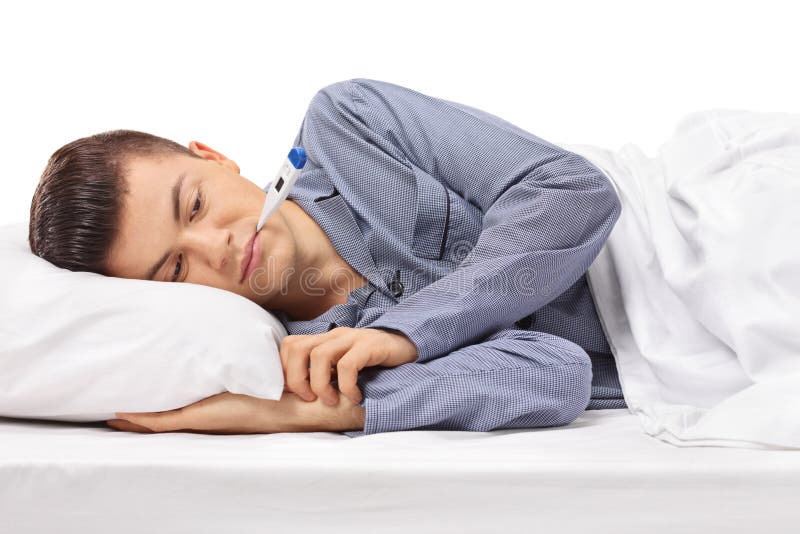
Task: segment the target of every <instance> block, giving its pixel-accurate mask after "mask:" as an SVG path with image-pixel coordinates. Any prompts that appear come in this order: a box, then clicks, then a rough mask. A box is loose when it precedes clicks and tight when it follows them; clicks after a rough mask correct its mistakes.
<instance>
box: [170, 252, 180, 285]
mask: <svg viewBox="0 0 800 534" xmlns="http://www.w3.org/2000/svg"><path fill="white" fill-rule="evenodd" d="M182 264H183V255H181V254H178V261H176V262H175V273H174V274H173V275H172V281H173V282H177V280H178V275H180V274H181V265H182Z"/></svg>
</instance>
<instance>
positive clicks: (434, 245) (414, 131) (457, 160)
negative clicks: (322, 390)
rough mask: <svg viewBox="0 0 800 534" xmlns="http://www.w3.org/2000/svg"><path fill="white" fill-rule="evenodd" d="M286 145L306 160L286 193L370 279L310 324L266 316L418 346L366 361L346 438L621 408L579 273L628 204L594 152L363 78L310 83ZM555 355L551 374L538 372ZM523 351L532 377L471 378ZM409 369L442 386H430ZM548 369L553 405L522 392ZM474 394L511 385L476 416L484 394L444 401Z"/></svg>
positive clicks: (561, 418) (306, 330) (502, 424)
mask: <svg viewBox="0 0 800 534" xmlns="http://www.w3.org/2000/svg"><path fill="white" fill-rule="evenodd" d="M294 146H302V147H303V148H304V149H305V150H306V155H307V163H306V166H305V168H304V169H303V171H302V173H301V175H300V177H299V178H298V179H297V182H296V183H295V186H294V189H293V190H292V192H291V193H290V194H289V196H288V198H290V199H292V200H293V201H294V202H296V203H297V204H298V205H299V206H300V207H301V208H303V210H304V211H306V213H308V215H309V216H311V217H312V218H313V219H314V220H315V221H316V222H317V223H318V224H319V225H320V227H321V228H322V229H323V230H324V231H325V233H326V234H327V236H328V238H329V239H330V240H331V243H332V244H333V246H334V247H335V248H336V250H337V252H338V253H339V254H340V255H341V257H342V258H343V259H345V260H346V261H347V263H348V264H350V265H351V266H352V267H353V268H354V269H355V270H356V271H358V272H359V273H361V275H362V276H364V277H365V278H366V279H367V280H368V281H369V283H368V284H367V285H365V286H363V287H360V288H356V289H355V290H353V291H351V292H350V293H349V295H348V298H347V302H345V303H343V304H337V305H335V306H333V307H332V308H330V309H329V310H327V311H326V312H324V313H323V314H321V315H320V316H318V317H316V318H314V319H311V320H292V319H291V318H290V317H288V316H287V315H286V314H285V313H283V312H280V311H278V312H276V315H277V317H278V318H279V319H280V320H281V321H282V322H283V324H284V325H285V326H286V328H287V331H288V332H289V334H319V333H324V332H327V331H328V330H330V329H332V328H335V327H337V326H350V327H369V328H384V329H387V330H390V331H391V330H395V331H400V332H402V333H403V334H405V335H406V336H407V337H408V338H409V339H410V340H411V341H412V342H413V343H414V344H415V345H416V347H417V350H418V353H419V357H418V359H417V361H416V362H413V363H411V364H405V365H402V366H398V367H396V368H367V369H364V370H362V371H361V373H360V376H359V387H360V389H361V390H362V393H363V394H364V400H363V401H362V403H361V405H362V406H366V410H367V421H366V426H365V429H364V432H360V431H359V432H349V433H347V434H348V435H351V436H352V435H360V434H362V433H366V434H369V433H374V432H382V431H390V430H403V429H414V428H417V429H419V428H425V429H432V428H442V429H465V430H474V429H482V430H487V429H494V428H509V427H512V426H546V425H552V424H566V423H567V422H569V421H570V420H572V419H574V418H575V417H576V416H577V415H578V414H579V413H580V412H581V411H583V410H584V409H586V408H587V407H588V408H590V409H591V408H592V407H595V408H597V407H602V408H611V407H625V404H624V399H623V397H622V394H621V390H620V388H619V382H618V379H617V374H616V369H615V366H614V362H613V357H612V356H611V354H610V352H611V350H610V347H609V345H608V343H607V341H606V337H605V335H604V333H603V330H602V328H601V325H600V322H599V320H598V317H597V313H596V310H595V307H594V303H593V301H592V296H591V294H590V292H589V288H588V285H587V283H586V275H585V273H586V271H587V269H588V267H589V265H590V264H591V263H592V261H593V260H594V258H595V257H596V256H597V254H598V252H599V251H600V249H601V247H602V246H603V244H604V242H605V240H606V239H607V238H608V235H609V234H610V232H611V229H612V228H613V226H614V223H615V222H616V220H617V219H618V217H619V214H620V210H621V205H620V202H619V199H618V198H617V196H616V193H615V191H614V188H613V186H612V185H611V184H610V183H609V182H608V180H607V178H606V177H605V176H604V174H603V173H602V172H601V171H600V170H599V169H598V168H596V167H595V166H594V165H593V164H591V163H590V162H589V161H588V160H586V159H585V158H583V157H582V156H580V155H578V154H575V153H573V152H570V151H568V150H566V149H564V148H561V147H558V146H556V145H554V144H552V143H549V142H547V141H545V140H543V139H541V138H539V137H537V136H535V135H533V134H531V133H529V132H527V131H525V130H523V129H521V128H518V127H516V126H514V125H513V124H511V123H509V122H506V121H504V120H503V119H500V118H499V117H496V116H494V115H491V114H489V113H487V112H484V111H481V110H479V109H475V108H472V107H470V106H466V105H463V104H459V103H456V102H451V101H448V100H444V99H440V98H435V97H432V96H428V95H425V94H422V93H420V92H417V91H414V90H411V89H408V88H405V87H402V86H399V85H396V84H392V83H388V82H381V81H377V80H370V79H362V78H358V79H352V80H346V81H342V82H337V83H334V84H331V85H328V86H326V87H324V88H322V89H320V90H319V91H318V92H317V93H316V94H315V95H314V97H313V98H312V100H311V103H310V105H309V107H308V110H307V112H306V114H305V117H304V118H303V122H302V124H301V127H300V130H299V132H298V134H297V136H296V138H295V140H294ZM542 347H546V349H542ZM545 353H546V354H548V355H549V356H546V357H545V356H542V355H543V354H545ZM565 354H566V355H568V357H565V356H563V355H565ZM556 356H557V360H558V362H559V363H558V365H559V366H563V367H564V369H565V372H564V373H563V374H562V375H558V376H555V375H554V374H553V373H552V372H551V373H550V374H549V375H548V376H544V375H543V374H542V373H541V372H539V374H538V375H537V373H536V372H534V371H537V369H541V368H542V362H543V358H544V359H547V358H550V360H548V363H547V366H552V365H553V364H554V363H555V360H553V359H552V358H556ZM459 358H461V361H459V362H457V361H456V360H458V359H459ZM498 358H499V359H498ZM508 358H514V360H513V361H514V362H516V363H513V364H512V360H508ZM520 358H522V359H524V360H525V362H526V363H525V364H524V366H526V367H525V368H526V369H531V374H530V376H529V377H528V378H526V380H523V381H521V382H522V383H519V384H516V385H515V386H514V388H516V389H514V390H513V391H511V390H509V387H511V386H508V387H506V386H507V385H508V384H511V383H512V382H514V383H516V382H520V380H519V379H517V378H515V377H517V376H518V375H519V372H518V371H515V372H517V375H509V378H508V379H503V378H496V380H499V381H498V382H496V383H493V384H492V385H491V387H490V388H489V384H487V383H481V382H480V380H481V379H480V377H483V376H484V375H485V374H486V370H487V369H494V368H495V367H501V368H512V367H513V368H519V367H520V364H519V362H520V361H522V360H520ZM501 360H502V362H501ZM565 363H566V364H567V365H565ZM476 366H477V367H476ZM532 366H533V367H532ZM566 369H568V370H569V373H567V372H566ZM423 371H424V373H427V374H426V375H425V378H424V380H422V379H421V378H420V377H421V375H420V374H419V373H420V372H423ZM593 371H594V372H593ZM409 373H410V374H409ZM496 374H498V376H499V371H498V372H497V373H496ZM362 375H364V377H363V378H362ZM367 375H369V376H367ZM454 375H458V380H459V382H453V387H452V388H451V387H449V386H447V385H446V384H445V385H444V386H442V384H443V383H444V382H442V381H445V382H446V381H447V380H455V378H454ZM484 379H485V378H484ZM420 380H422V381H427V382H436V383H437V384H439V386H438V387H430V388H429V389H428V390H426V391H425V392H423V391H422V390H419V387H420V385H419V382H420ZM476 380H477V381H476ZM543 380H544V381H546V385H548V386H552V388H553V391H554V392H556V393H552V394H551V395H550V401H549V404H548V406H547V409H546V410H545V409H544V408H542V407H541V406H540V404H541V402H539V404H537V402H538V401H537V400H536V399H528V400H522V399H516V398H515V396H519V397H523V398H525V397H536V396H537V395H539V394H540V390H542V386H543V385H544V383H543V382H542V381H543ZM559 380H560V381H562V382H560V383H559V382H558V381H559ZM554 381H555V382H554ZM559 387H561V389H563V390H564V391H560V392H558V389H559ZM409 388H417V391H416V393H417V394H416V395H414V396H412V397H409V395H408V393H409V391H411V390H410V389H409ZM482 388H483V389H485V388H489V389H490V390H491V391H495V390H497V389H501V390H505V391H506V393H507V396H505V397H503V399H501V400H500V399H498V400H497V402H498V403H501V404H502V406H503V407H504V408H503V410H505V411H506V412H507V413H505V414H500V415H498V414H497V413H496V412H497V411H498V410H492V411H490V412H489V413H488V414H487V413H486V410H485V409H483V411H481V408H480V405H483V406H484V407H485V405H486V404H487V402H489V403H491V401H492V400H491V399H490V398H483V399H482V400H481V402H480V403H477V404H475V409H470V408H469V407H468V405H469V402H470V401H469V400H467V399H465V398H464V399H460V400H458V401H457V402H460V403H461V405H460V406H459V407H457V408H455V409H451V413H444V412H442V408H441V407H440V405H441V404H442V403H444V404H448V400H449V401H450V402H449V404H451V405H452V404H454V402H453V395H454V391H461V390H463V391H461V392H460V393H455V394H456V395H462V396H463V395H465V394H468V393H469V392H475V391H480V390H481V389H482ZM443 392H444V393H443ZM465 392H466V393H465ZM442 394H447V395H449V397H441V395H442ZM426 395H427V400H420V399H424V398H426ZM437 395H438V396H439V397H437V398H433V397H436V396H437ZM540 400H541V399H540ZM434 401H435V402H434ZM593 401H596V402H595V403H594V406H592V402H593ZM426 403H427V405H424V404H426ZM436 403H438V404H436ZM509 405H512V407H515V408H514V409H512V408H508V409H506V407H508V406H509ZM517 405H518V406H517ZM371 408H372V410H371ZM503 410H500V411H501V412H502V411H503ZM525 410H528V412H526V411H525ZM536 410H539V413H538V414H534V413H532V412H533V411H536ZM426 411H428V412H431V413H428V414H427V415H426ZM433 412H437V413H433ZM438 412H441V413H438ZM545 412H546V413H545ZM512 422H516V424H515V425H514V424H512Z"/></svg>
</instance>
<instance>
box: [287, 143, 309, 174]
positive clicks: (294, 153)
mask: <svg viewBox="0 0 800 534" xmlns="http://www.w3.org/2000/svg"><path fill="white" fill-rule="evenodd" d="M288 158H289V162H290V163H291V164H292V166H293V167H294V168H295V169H302V168H303V167H305V166H306V151H305V150H303V148H302V147H299V146H296V147H294V148H293V149H291V150H290V151H289V156H288Z"/></svg>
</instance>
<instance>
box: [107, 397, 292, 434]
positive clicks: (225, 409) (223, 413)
mask: <svg viewBox="0 0 800 534" xmlns="http://www.w3.org/2000/svg"><path fill="white" fill-rule="evenodd" d="M270 403H272V404H270ZM277 404H278V401H274V400H268V399H259V398H256V397H250V396H249V395H238V394H235V393H229V392H227V391H226V392H223V393H219V394H217V395H212V396H211V397H207V398H205V399H201V400H199V401H197V402H195V403H194V404H189V405H188V406H184V407H183V408H178V409H176V410H168V411H164V412H149V413H147V412H144V413H123V412H117V413H116V414H115V415H116V416H117V417H118V418H119V419H110V420H108V421H106V424H107V425H108V426H110V427H111V428H115V429H117V430H127V431H132V432H143V433H152V432H175V431H180V430H185V431H187V432H192V431H197V432H201V433H205V434H252V433H262V432H265V430H264V415H265V413H264V412H265V410H268V409H269V408H270V407H273V408H277V406H276V405H277Z"/></svg>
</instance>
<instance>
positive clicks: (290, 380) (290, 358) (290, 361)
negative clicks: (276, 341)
mask: <svg viewBox="0 0 800 534" xmlns="http://www.w3.org/2000/svg"><path fill="white" fill-rule="evenodd" d="M308 337H309V338H311V337H313V336H308ZM312 348H313V345H312V344H310V343H309V340H304V342H298V341H296V342H293V343H291V344H289V345H287V346H286V348H285V350H286V366H285V371H286V380H285V383H286V385H287V387H288V388H289V391H291V392H292V393H295V394H296V395H298V396H299V397H300V398H301V399H303V400H306V401H313V400H314V399H315V398H316V397H315V396H314V392H313V391H311V384H309V382H308V360H309V358H308V353H309V352H310V351H311V349H312Z"/></svg>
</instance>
